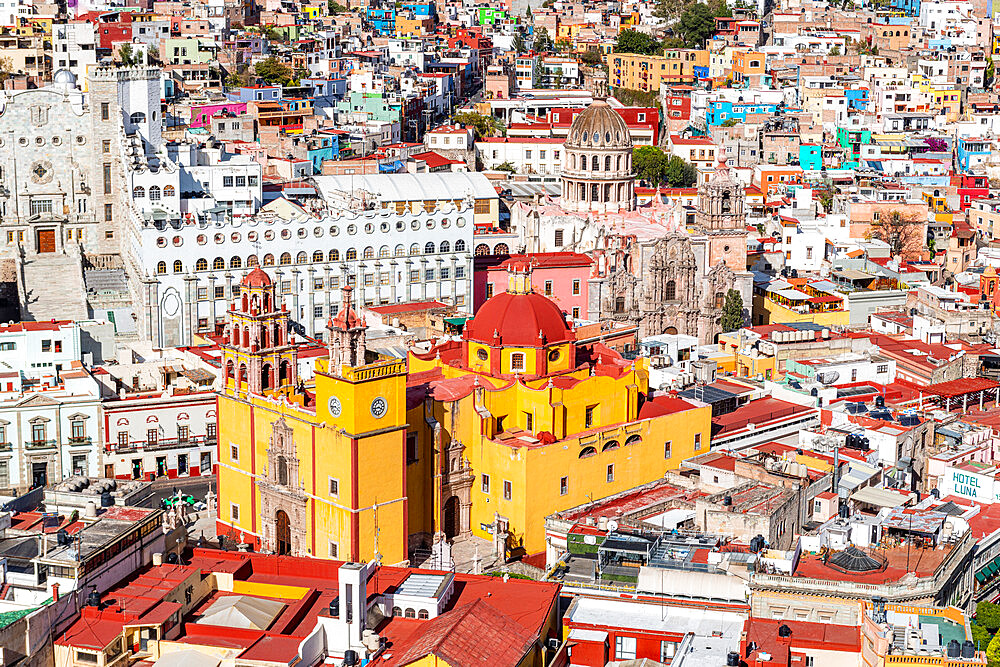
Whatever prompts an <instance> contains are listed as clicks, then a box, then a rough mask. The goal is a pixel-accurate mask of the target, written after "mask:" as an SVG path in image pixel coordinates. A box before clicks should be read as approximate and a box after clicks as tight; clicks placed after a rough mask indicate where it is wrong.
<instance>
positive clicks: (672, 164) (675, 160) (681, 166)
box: [664, 155, 698, 188]
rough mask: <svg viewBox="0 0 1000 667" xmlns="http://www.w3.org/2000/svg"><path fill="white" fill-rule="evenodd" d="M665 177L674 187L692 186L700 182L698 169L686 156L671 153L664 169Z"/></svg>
mask: <svg viewBox="0 0 1000 667" xmlns="http://www.w3.org/2000/svg"><path fill="white" fill-rule="evenodd" d="M664 177H665V180H666V182H667V184H668V185H669V186H670V187H672V188H690V187H691V186H693V185H694V184H695V183H697V182H698V170H697V169H695V168H694V165H693V164H691V163H689V162H686V161H685V160H684V158H681V157H677V156H676V155H671V156H670V160H668V161H667V167H666V169H665V170H664Z"/></svg>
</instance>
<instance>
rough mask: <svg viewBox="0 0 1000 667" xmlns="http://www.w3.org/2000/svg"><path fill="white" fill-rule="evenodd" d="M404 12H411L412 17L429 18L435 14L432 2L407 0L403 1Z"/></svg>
mask: <svg viewBox="0 0 1000 667" xmlns="http://www.w3.org/2000/svg"><path fill="white" fill-rule="evenodd" d="M403 11H404V12H413V16H414V18H418V19H429V18H434V16H435V15H436V14H437V10H436V9H435V6H434V3H433V2H407V3H403Z"/></svg>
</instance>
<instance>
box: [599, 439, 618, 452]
mask: <svg viewBox="0 0 1000 667" xmlns="http://www.w3.org/2000/svg"><path fill="white" fill-rule="evenodd" d="M618 447H619V445H618V441H617V440H609V441H608V442H606V443H604V446H603V447H601V451H602V452H610V451H611V450H612V449H618Z"/></svg>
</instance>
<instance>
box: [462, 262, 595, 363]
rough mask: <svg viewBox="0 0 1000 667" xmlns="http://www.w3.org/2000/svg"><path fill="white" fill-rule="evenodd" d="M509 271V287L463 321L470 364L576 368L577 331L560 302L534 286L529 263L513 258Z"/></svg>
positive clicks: (466, 354) (465, 344) (466, 353)
mask: <svg viewBox="0 0 1000 667" xmlns="http://www.w3.org/2000/svg"><path fill="white" fill-rule="evenodd" d="M507 276H508V284H507V291H506V292H504V293H502V294H497V295H495V296H493V297H492V298H490V299H489V300H487V301H486V303H484V304H483V305H482V306H481V307H480V308H479V310H478V311H477V312H476V316H475V318H474V319H472V320H470V321H469V322H467V323H466V325H465V331H464V332H463V334H462V337H463V339H464V341H463V345H464V347H465V355H464V356H465V360H466V364H467V365H468V368H469V369H470V370H473V371H479V372H483V373H488V374H490V375H494V376H496V375H528V376H541V375H548V374H550V373H557V372H560V371H566V370H570V369H571V368H573V367H574V365H575V361H576V335H575V334H574V332H573V329H572V328H571V326H570V325H569V324H568V323H567V322H566V316H565V315H564V314H563V312H562V311H561V310H559V306H557V305H556V304H555V303H554V302H552V301H551V300H549V299H547V298H545V297H544V296H542V295H541V294H536V293H535V292H534V291H533V290H532V288H531V265H530V263H528V262H526V261H518V262H511V263H510V266H509V267H508V269H507Z"/></svg>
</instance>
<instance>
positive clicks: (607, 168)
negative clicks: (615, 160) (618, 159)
mask: <svg viewBox="0 0 1000 667" xmlns="http://www.w3.org/2000/svg"><path fill="white" fill-rule="evenodd" d="M604 171H611V156H610V155H608V156H606V157H605V158H604Z"/></svg>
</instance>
